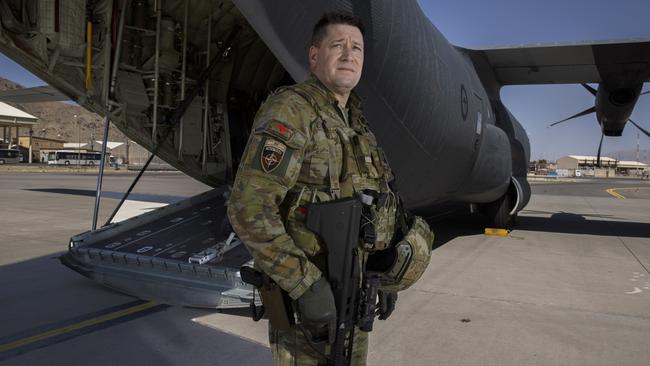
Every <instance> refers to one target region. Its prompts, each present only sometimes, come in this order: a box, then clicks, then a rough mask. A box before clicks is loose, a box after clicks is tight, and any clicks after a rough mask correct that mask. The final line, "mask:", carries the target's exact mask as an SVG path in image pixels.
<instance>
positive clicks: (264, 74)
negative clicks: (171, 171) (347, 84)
mask: <svg viewBox="0 0 650 366" xmlns="http://www.w3.org/2000/svg"><path fill="white" fill-rule="evenodd" d="M0 7H1V8H0V14H1V20H2V27H1V28H0V51H1V52H3V53H4V54H6V55H7V56H9V57H10V58H12V59H13V60H14V61H16V62H17V63H19V64H21V65H22V66H24V67H25V68H27V69H28V70H30V71H31V72H32V73H34V74H35V75H37V76H38V77H40V78H41V79H43V80H45V81H47V82H48V83H49V84H50V85H51V86H53V87H54V88H56V89H57V90H58V91H60V92H61V93H62V94H63V95H65V96H66V97H67V98H69V99H72V100H74V101H76V102H77V103H79V104H80V105H81V106H83V107H85V108H87V109H89V110H91V111H93V112H96V113H98V114H100V115H103V116H107V117H106V122H107V123H108V121H110V122H111V123H113V124H114V126H116V127H117V128H118V129H119V130H120V131H122V132H124V133H125V134H126V135H127V136H128V137H129V138H130V139H132V140H135V141H136V142H137V143H138V144H140V145H142V146H144V147H146V148H147V149H149V150H150V151H152V152H154V153H155V154H156V155H158V156H159V157H161V158H162V159H164V160H165V161H167V162H168V163H169V164H171V165H172V166H174V167H176V168H177V169H179V170H180V171H183V172H184V173H186V174H188V175H190V176H191V177H193V178H195V179H198V180H200V181H202V182H204V183H206V184H208V185H210V186H213V187H215V190H214V191H212V192H208V193H205V194H202V195H199V196H197V197H193V198H192V199H190V200H188V201H184V202H181V203H178V204H174V205H170V206H167V207H165V208H163V209H160V210H157V211H154V212H151V213H148V214H145V215H142V216H138V217H136V218H133V219H130V220H127V221H124V222H120V223H110V224H107V225H105V226H104V227H102V228H100V229H98V230H92V231H89V232H86V233H82V234H79V235H77V236H75V237H73V238H72V239H71V242H70V250H69V253H68V254H67V255H66V256H65V257H63V259H62V260H63V262H64V264H66V265H68V266H69V267H71V268H73V269H74V270H76V271H78V272H80V273H82V274H84V275H86V276H88V277H90V278H93V279H95V280H96V281H98V282H100V283H103V284H106V285H108V286H111V287H113V288H116V289H118V290H120V291H124V292H127V293H131V294H134V295H136V296H139V297H142V298H147V299H155V300H158V301H163V302H167V303H177V304H184V305H192V306H206V307H222V308H223V307H234V306H242V305H245V304H247V303H250V302H251V301H255V300H254V298H253V293H252V291H251V288H250V287H248V286H247V285H245V284H243V283H242V282H241V279H240V278H239V273H238V271H237V269H238V268H239V266H240V265H241V264H244V263H246V262H247V261H250V256H249V255H248V253H247V252H246V251H245V249H244V248H243V246H241V245H237V244H238V241H237V239H236V238H233V237H232V236H228V234H229V233H228V230H223V228H222V225H220V223H221V222H222V221H223V218H224V217H225V204H226V201H227V185H228V184H229V183H231V182H232V180H233V178H234V175H235V173H236V170H237V165H238V161H239V159H240V157H241V154H242V152H243V149H244V146H245V143H246V140H247V138H248V135H249V133H250V131H251V125H252V122H253V118H254V115H255V112H256V111H257V109H258V108H259V106H260V104H261V103H262V102H263V100H264V99H265V97H266V96H267V95H268V93H269V92H271V91H272V90H274V89H276V88H277V87H279V86H281V85H287V84H291V83H294V82H298V81H302V80H304V79H306V78H307V77H308V75H309V71H308V66H307V57H306V55H307V49H308V47H309V45H310V36H311V28H312V26H313V24H314V23H315V22H316V20H317V19H318V18H319V17H320V16H321V15H322V14H323V13H324V12H325V11H331V10H344V11H348V12H351V13H353V14H354V15H356V16H358V17H360V18H361V19H362V20H363V21H364V23H365V25H366V35H365V64H364V71H363V76H362V79H361V82H360V84H359V86H358V87H357V92H358V94H359V95H360V96H361V98H362V99H363V106H364V112H365V115H366V117H367V119H368V121H369V123H370V124H371V126H372V129H373V131H374V133H375V134H376V136H377V138H378V140H379V143H380V145H381V146H382V147H383V149H384V150H385V151H386V154H387V157H388V160H389V161H390V163H391V166H392V167H393V169H394V173H395V176H396V177H397V179H398V180H397V183H396V185H397V188H398V190H399V192H400V194H401V195H402V196H403V198H404V201H405V203H406V205H407V206H408V208H409V209H411V210H414V211H428V210H431V209H435V207H437V206H438V205H440V204H443V203H445V202H456V203H464V204H471V205H472V207H474V208H478V209H479V210H480V211H482V212H483V213H484V214H485V215H487V216H488V218H489V220H490V225H491V226H495V227H508V226H510V225H511V223H512V220H513V218H514V217H515V216H516V215H517V213H518V212H519V211H521V210H522V209H523V208H524V207H525V205H526V204H527V203H528V201H529V199H530V186H529V184H528V182H527V180H526V174H527V163H528V160H529V156H530V146H529V141H528V137H527V135H526V132H525V131H524V129H523V127H522V126H521V124H520V123H519V122H518V121H517V120H516V119H515V117H514V116H513V115H512V114H511V113H510V112H509V111H508V109H507V108H506V107H505V106H504V105H503V103H502V102H501V99H500V96H499V91H500V88H501V87H502V86H504V85H521V84H544V83H598V84H599V87H598V93H602V95H608V96H610V97H608V98H605V97H603V98H598V99H597V103H600V104H601V105H600V109H599V110H601V111H602V115H603V116H604V118H603V120H604V121H616V122H620V121H619V120H620V118H618V117H620V115H623V114H626V113H622V114H621V110H623V109H624V110H625V111H627V112H629V113H631V111H632V109H633V108H634V104H635V103H636V100H637V98H638V95H639V93H640V90H641V88H640V85H642V83H643V82H646V81H648V80H650V40H641V41H639V40H636V41H630V42H623V43H601V44H571V45H549V46H534V47H525V46H524V47H512V48H496V49H483V50H469V49H463V48H460V47H455V46H453V45H451V44H450V43H449V42H448V41H447V40H446V39H445V38H444V36H443V35H442V34H441V33H440V32H439V31H438V30H437V29H436V28H435V26H433V25H432V24H431V23H430V22H429V20H428V19H427V18H426V17H425V15H424V14H423V13H422V10H421V9H420V8H419V6H418V4H417V2H416V1H415V0H409V1H390V0H380V1H361V0H343V1H325V0H316V1H308V2H305V1H298V0H283V1H273V2H271V1H263V0H212V1H204V0H201V1H199V0H157V1H156V0H141V1H136V0H131V1H129V0H95V1H91V0H66V1H58V0H6V1H4V2H2V3H1V4H0ZM41 92H42V90H41ZM632 94H635V96H634V95H633V96H632V97H629V96H630V95H632ZM22 95H23V96H24V95H25V93H23V94H22ZM39 95H40V97H39V96H38V95H35V96H34V98H32V100H39V98H41V99H40V100H43V98H42V96H43V94H42V93H40V94H39ZM616 95H625V96H628V98H616V97H615V96H616ZM5 97H7V95H5ZM9 97H10V96H9ZM49 97H51V96H49ZM55 98H56V96H55ZM623 99H625V100H624V101H623V103H622V102H621V101H622V100H623ZM50 100H51V99H50ZM14 101H16V100H14ZM20 101H25V99H24V98H23V99H22V100H20ZM607 113H611V114H613V115H612V116H610V118H608V116H607ZM629 113H627V117H629ZM601 125H602V128H603V130H604V131H605V130H607V131H609V127H606V125H605V124H604V123H601ZM104 146H105V144H104ZM305 163H306V164H308V163H309V162H308V161H306V162H305ZM98 187H101V184H98ZM226 238H227V239H226Z"/></svg>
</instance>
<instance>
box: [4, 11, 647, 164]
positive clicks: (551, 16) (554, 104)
mask: <svg viewBox="0 0 650 366" xmlns="http://www.w3.org/2000/svg"><path fill="white" fill-rule="evenodd" d="M418 2H419V3H420V6H421V7H422V9H423V10H424V13H425V14H426V15H427V16H428V17H429V19H430V20H431V22H432V23H433V24H434V25H435V26H436V27H437V28H438V29H439V30H440V31H441V32H442V34H444V35H445V37H446V38H447V39H448V40H449V41H450V42H451V43H453V44H456V45H459V46H463V47H468V48H472V47H485V46H501V45H513V44H532V43H549V42H575V41H597V40H612V39H626V38H638V37H650V18H648V15H649V14H650V1H648V0H620V1H618V2H614V1H611V0H610V1H605V0H564V1H560V0H545V1H541V0H539V1H534V2H533V1H523V0H491V1H484V0H483V1H481V0H458V1H455V2H454V1H439V0H419V1H418ZM0 76H2V77H4V78H8V79H10V80H13V81H16V82H18V83H20V84H22V85H24V86H37V85H42V84H44V83H43V82H42V81H40V80H39V79H38V78H36V77H35V76H33V75H31V74H30V73H29V72H27V71H25V70H24V69H22V68H21V67H20V66H18V65H16V64H15V63H13V62H12V61H11V60H9V59H8V58H7V57H5V56H4V55H1V54H0ZM643 90H644V91H645V90H650V84H648V83H646V84H645V85H644V88H643ZM501 96H502V99H503V101H504V103H505V105H506V106H507V107H508V108H509V109H510V111H511V112H512V113H513V114H514V116H515V117H517V119H518V120H519V121H520V122H521V123H522V125H523V126H524V127H525V128H526V131H527V132H528V135H529V137H530V141H531V148H532V154H531V158H532V159H539V158H545V159H551V160H554V159H557V158H558V157H561V156H563V155H568V154H580V155H595V154H596V151H597V148H598V141H599V139H600V129H599V127H598V124H597V122H596V119H595V117H594V116H593V115H591V116H585V117H582V118H578V119H575V120H572V121H571V122H567V123H565V124H561V125H558V126H557V127H554V128H547V127H546V126H547V125H548V124H549V123H551V122H554V121H557V120H560V119H563V118H565V117H568V116H570V115H572V114H575V113H577V112H579V111H581V110H583V109H586V108H588V107H591V106H593V103H594V98H593V97H592V96H591V94H589V93H588V92H587V91H586V90H584V89H583V88H582V87H581V86H580V85H541V86H510V87H505V88H503V89H502V92H501ZM632 119H634V120H635V121H636V122H637V123H639V124H641V125H643V126H646V127H648V129H650V94H648V95H645V96H643V97H641V99H639V102H638V103H637V105H636V107H635V110H634V113H633V114H632ZM636 142H637V131H636V129H635V128H634V127H633V126H632V125H629V124H628V126H627V127H626V128H625V131H624V132H623V136H622V137H610V138H606V139H605V142H604V143H603V151H604V152H608V151H616V150H624V149H631V148H636ZM640 146H641V149H650V139H649V138H647V137H645V136H643V135H641V138H640Z"/></svg>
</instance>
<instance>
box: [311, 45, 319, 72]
mask: <svg viewBox="0 0 650 366" xmlns="http://www.w3.org/2000/svg"><path fill="white" fill-rule="evenodd" d="M317 60H318V48H316V46H311V47H309V67H314V66H316V61H317Z"/></svg>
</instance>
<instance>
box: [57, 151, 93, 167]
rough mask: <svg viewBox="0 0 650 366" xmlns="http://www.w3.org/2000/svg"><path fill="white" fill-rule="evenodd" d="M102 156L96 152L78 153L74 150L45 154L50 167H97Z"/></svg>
mask: <svg viewBox="0 0 650 366" xmlns="http://www.w3.org/2000/svg"><path fill="white" fill-rule="evenodd" d="M101 160H102V154H101V153H98V152H79V151H76V150H57V151H50V152H49V153H48V154H47V163H48V164H50V165H89V166H94V165H99V163H100V162H101Z"/></svg>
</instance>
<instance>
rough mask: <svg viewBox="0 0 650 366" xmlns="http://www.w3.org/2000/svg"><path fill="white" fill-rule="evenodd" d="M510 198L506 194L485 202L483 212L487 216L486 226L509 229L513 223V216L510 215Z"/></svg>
mask: <svg viewBox="0 0 650 366" xmlns="http://www.w3.org/2000/svg"><path fill="white" fill-rule="evenodd" d="M509 202H510V199H509V198H508V195H507V194H504V195H503V197H501V198H499V199H497V200H496V201H493V202H490V203H487V204H485V206H484V213H485V215H486V216H487V218H488V227H492V228H497V229H509V228H511V227H512V224H513V221H514V220H513V217H512V216H510V208H509Z"/></svg>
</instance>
